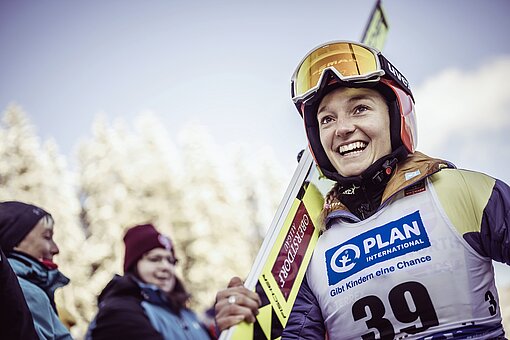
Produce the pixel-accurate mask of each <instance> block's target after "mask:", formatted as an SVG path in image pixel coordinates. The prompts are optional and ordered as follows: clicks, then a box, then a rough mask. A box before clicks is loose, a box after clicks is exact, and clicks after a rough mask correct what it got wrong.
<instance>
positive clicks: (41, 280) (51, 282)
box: [8, 251, 72, 339]
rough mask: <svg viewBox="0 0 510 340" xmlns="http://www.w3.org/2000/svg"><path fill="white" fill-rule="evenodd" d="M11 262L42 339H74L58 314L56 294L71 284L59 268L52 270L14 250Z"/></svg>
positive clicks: (11, 254) (10, 257) (9, 256)
mask: <svg viewBox="0 0 510 340" xmlns="http://www.w3.org/2000/svg"><path fill="white" fill-rule="evenodd" d="M8 258H9V263H10V265H11V267H12V269H13V270H14V272H15V273H16V275H17V276H18V280H19V283H20V286H21V289H22V290H23V294H24V296H25V300H26V302H27V304H28V307H29V308H30V312H31V314H32V318H33V320H34V326H35V330H36V332H37V334H38V335H39V338H40V339H72V337H71V335H70V334H69V331H68V330H67V328H66V327H65V326H64V325H63V324H62V322H61V321H60V319H59V318H58V315H57V310H56V307H55V301H54V293H55V290H56V289H57V288H60V287H63V286H65V285H66V284H68V283H69V279H68V278H67V277H65V276H64V275H63V274H62V273H61V272H59V271H58V270H57V269H48V268H46V267H45V266H44V265H43V264H42V263H40V262H39V261H38V260H37V259H35V258H33V257H31V256H29V255H26V254H24V253H20V252H16V251H13V252H11V253H9V254H8Z"/></svg>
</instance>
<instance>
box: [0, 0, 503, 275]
mask: <svg viewBox="0 0 510 340" xmlns="http://www.w3.org/2000/svg"><path fill="white" fill-rule="evenodd" d="M373 4H374V1H367V0H361V1H341V0H336V1H324V0H314V1H302V0H296V1H290V0H283V1H266V0H263V1H252V2H246V1H214V2H213V1H193V2H191V1H170V0H167V1H162V0H153V1H131V0H122V1H120V0H117V1H100V0H90V1H63V0H58V1H57V0H51V1H36V0H26V1H14V0H3V1H1V2H0V49H1V51H2V55H1V57H0V107H1V108H2V110H3V109H5V108H6V107H7V105H8V104H9V103H12V102H15V103H17V104H19V105H21V106H22V107H23V108H24V110H25V111H26V112H27V114H28V115H29V117H30V119H31V120H32V122H33V123H34V124H35V126H36V128H37V131H38V133H39V135H40V136H41V138H43V139H48V138H53V139H54V140H55V141H56V142H57V144H58V145H59V148H60V150H61V152H62V153H64V154H65V155H67V156H69V157H72V155H73V151H74V148H75V146H76V144H77V142H78V141H79V140H80V139H82V138H85V137H87V136H89V135H90V133H91V132H90V131H91V124H92V121H93V119H94V117H95V116H96V115H97V114H99V113H102V114H103V115H105V116H106V117H107V118H108V119H109V120H113V119H114V118H118V117H121V118H122V119H124V120H126V121H127V122H131V121H132V120H133V119H134V117H135V116H136V115H138V114H140V113H141V112H145V111H151V112H153V114H155V115H156V116H157V117H159V119H160V120H161V121H162V123H163V124H164V125H165V126H166V128H167V129H168V131H169V132H170V133H173V132H175V133H177V132H178V131H179V130H180V129H181V128H182V127H183V126H184V125H189V124H191V125H193V124H197V125H203V126H205V127H206V128H207V129H209V131H210V133H211V134H212V136H213V137H214V138H215V140H216V142H218V143H219V144H220V145H225V146H226V145H230V144H240V143H241V144H246V145H248V146H249V147H251V148H253V150H256V149H258V148H260V147H261V146H266V145H269V146H271V147H272V148H273V149H274V150H275V152H276V154H277V155H278V157H279V158H280V159H281V160H282V161H283V162H284V163H287V164H290V165H291V166H293V164H294V162H295V157H296V154H297V152H298V151H299V150H300V149H302V148H303V147H305V145H306V141H305V138H304V132H303V129H302V125H301V121H300V118H299V116H298V114H297V112H296V111H295V109H294V107H293V105H292V102H291V100H290V98H289V78H290V76H291V74H292V72H293V71H294V68H295V67H296V64H297V63H298V62H299V60H300V59H301V58H302V56H303V55H304V54H305V53H307V52H308V51H309V50H310V49H311V48H312V47H314V46H316V45H318V44H320V43H323V42H325V41H329V40H336V39H348V40H359V38H360V35H361V33H362V31H363V28H364V26H365V23H366V20H367V17H368V14H369V12H370V10H371V8H372V6H373ZM383 6H384V8H385V10H386V14H387V16H388V19H389V22H390V31H389V36H388V39H387V43H386V46H385V48H384V54H385V55H386V56H387V58H388V59H390V60H391V61H392V62H393V63H394V64H395V65H396V66H397V67H398V68H399V69H400V71H402V73H404V75H405V76H406V77H407V78H408V79H409V80H410V82H411V85H412V87H413V89H414V91H415V98H416V103H417V104H416V105H417V114H418V126H419V137H418V149H419V150H423V151H426V152H427V153H430V154H431V155H434V156H437V157H443V158H447V159H449V160H451V161H453V162H454V163H457V165H458V166H460V167H465V168H470V169H474V170H480V171H484V172H486V173H488V174H491V175H493V176H495V177H498V178H501V179H503V180H505V181H506V182H507V183H508V182H510V175H509V174H508V168H509V167H510V151H509V150H508V149H507V148H508V146H509V137H508V136H509V134H510V115H509V112H508V108H509V107H510V90H509V88H510V87H509V86H508V85H507V79H509V77H510V38H509V35H508V33H509V32H510V20H508V13H510V1H507V0H488V1H486V0H477V1H475V0H448V1H444V0H429V1H417V0H409V1H396V0H388V1H383ZM71 163H72V162H71ZM289 179H290V174H289ZM506 271H507V272H508V269H506Z"/></svg>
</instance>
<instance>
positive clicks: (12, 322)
mask: <svg viewBox="0 0 510 340" xmlns="http://www.w3.org/2000/svg"><path fill="white" fill-rule="evenodd" d="M0 301H1V303H0V339H6V340H10V339H23V340H36V339H39V337H38V336H37V333H36V332H35V328H34V321H33V320H32V314H30V309H28V306H27V303H26V301H25V297H24V296H23V291H22V290H21V288H20V285H19V282H18V278H17V277H16V274H15V273H14V272H13V270H12V268H11V266H10V265H9V262H8V261H7V258H6V257H5V255H4V253H3V252H2V250H1V249H0Z"/></svg>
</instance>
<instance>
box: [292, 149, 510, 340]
mask: <svg viewBox="0 0 510 340" xmlns="http://www.w3.org/2000/svg"><path fill="white" fill-rule="evenodd" d="M446 168H449V164H448V163H441V162H438V161H437V160H433V159H430V158H428V157H426V156H425V155H423V154H420V153H415V154H414V155H413V156H411V157H409V158H408V159H407V160H406V161H405V162H402V163H401V164H399V165H398V167H397V170H396V171H395V173H394V175H393V176H392V178H391V179H390V181H389V182H388V183H387V185H386V187H385V190H384V193H383V195H382V201H381V202H382V203H381V205H380V207H379V208H378V209H377V211H376V212H375V213H374V214H373V215H371V217H370V218H367V219H366V220H360V219H359V218H358V217H357V216H355V215H353V214H352V213H351V212H350V211H349V209H348V208H347V207H346V206H343V207H339V208H338V209H337V210H335V211H333V212H331V213H330V214H329V215H328V217H327V218H326V221H325V224H326V227H327V228H326V231H325V232H324V233H323V234H322V235H321V236H320V238H319V242H318V244H317V247H316V249H315V251H314V255H313V258H312V261H311V262H310V265H309V268H308V271H307V273H306V276H305V278H304V280H303V284H302V286H301V288H300V290H299V292H298V296H297V298H296V302H295V305H294V307H293V310H292V312H291V314H290V316H289V319H288V322H287V325H286V328H285V329H284V331H283V334H282V339H324V338H325V336H326V333H328V338H329V339H351V338H360V337H361V336H362V335H363V336H364V335H365V334H366V336H369V335H372V336H373V335H374V334H373V332H374V329H378V330H381V332H382V331H387V332H388V333H387V334H385V336H387V337H388V338H390V337H391V338H393V336H394V337H399V338H401V337H406V338H409V339H414V338H418V337H421V336H422V335H423V334H425V332H427V334H426V335H427V336H430V334H431V333H434V332H435V334H433V336H434V338H436V336H437V338H444V334H446V333H449V334H455V337H456V338H457V336H459V337H461V336H462V338H467V337H468V336H472V337H473V338H477V339H489V338H490V339H495V338H498V339H499V337H501V338H502V334H503V330H502V326H501V314H500V309H499V302H498V298H497V292H495V284H494V274H493V272H492V269H491V268H492V265H491V260H495V261H500V262H503V263H507V264H510V224H509V223H510V215H509V213H510V187H509V186H508V185H506V184H505V183H503V182H501V181H499V180H496V179H493V178H491V177H489V176H486V175H484V174H481V173H476V172H471V171H465V170H457V169H446ZM409 211H414V214H415V215H416V214H418V216H421V217H419V218H418V220H419V221H422V220H423V221H424V222H423V226H422V227H420V228H421V229H420V232H421V233H422V234H421V235H428V236H427V237H430V243H429V244H426V242H425V243H423V244H422V245H418V244H419V242H422V241H423V240H425V241H427V242H428V239H420V240H418V242H415V244H416V245H417V246H416V248H415V249H412V248H411V247H410V246H409V245H410V244H412V243H411V242H408V243H405V242H404V241H402V242H401V243H402V244H399V243H398V242H400V241H401V240H403V239H404V237H403V234H400V233H399V232H398V230H399V229H398V228H396V227H395V226H398V223H397V222H400V221H403V220H404V219H405V218H407V217H408V216H410V215H407V214H409ZM399 214H400V215H399ZM401 215H402V216H403V217H401V218H400V219H398V217H400V216H401ZM388 216H389V217H390V218H388ZM394 216H396V217H397V219H395V217H394ZM388 220H391V221H395V222H390V223H388ZM406 221H407V220H406ZM413 226H414V225H413ZM391 228H393V229H391ZM367 230H368V231H367ZM390 231H391V232H393V234H392V235H393V236H394V237H393V238H391V239H387V238H386V239H385V238H384V237H385V236H384V235H389V234H388V233H387V232H390ZM385 233H386V234H385ZM374 235H375V236H374ZM410 235H411V234H410ZM413 235H414V234H413ZM437 235H440V236H439V237H438V236H437ZM442 235H449V236H448V237H447V238H445V237H443V236H442ZM376 236H377V237H379V239H377V237H376ZM411 236H412V235H411ZM373 240H377V241H376V242H375V241H374V242H375V243H374V242H372V241H373ZM392 242H393V243H392ZM360 245H361V246H360ZM363 245H365V247H363ZM404 246H405V247H407V246H409V248H405V247H404ZM353 249H354V250H357V251H359V253H358V254H357V255H356V256H355V255H353V253H352V250H353ZM367 249H370V250H367ZM401 249H404V250H401ZM340 250H342V251H341V252H340ZM428 254H431V255H428ZM450 254H452V256H450ZM441 255H443V256H441ZM328 256H329V257H328ZM335 256H336V257H335ZM341 256H343V257H342V258H341ZM454 256H455V257H454ZM409 258H411V259H415V258H418V259H419V261H417V262H412V261H409ZM342 261H344V262H342ZM363 261H365V262H363ZM382 261H384V262H382ZM398 261H400V262H398ZM406 261H407V262H406ZM424 261H425V262H424ZM410 263H411V264H413V263H419V264H418V265H416V266H413V267H409V264H410ZM403 264H405V265H403ZM452 264H453V265H452ZM383 267H384V268H387V269H388V268H389V269H394V271H393V270H389V271H387V272H381V271H377V270H378V269H380V268H383ZM351 272H352V273H351ZM448 273H450V274H448ZM434 280H437V282H435V281H434ZM456 280H457V281H456ZM418 282H423V284H422V283H418ZM444 282H448V284H443V283H444ZM399 283H400V285H397V284H399ZM395 285H396V286H395ZM394 286H395V287H397V289H396V288H395V287H394ZM418 286H419V287H420V289H421V290H420V293H419V294H417V295H416V296H421V297H422V298H421V300H420V301H419V302H420V303H423V302H424V301H425V302H426V303H425V305H428V306H433V307H427V309H423V310H421V311H420V313H422V314H421V316H423V315H424V314H423V313H428V314H427V316H426V317H425V319H430V320H432V319H434V320H433V322H432V321H430V322H429V323H428V324H423V326H422V327H421V328H418V326H416V325H415V323H416V322H415V321H416V320H417V319H418V318H412V320H411V318H409V319H406V318H404V317H403V315H404V314H405V315H406V317H407V316H408V315H407V314H406V313H408V312H406V311H407V309H406V308H409V307H405V306H400V305H395V306H397V307H398V308H397V307H395V306H394V305H393V304H391V305H387V304H384V305H383V304H382V303H383V302H381V301H386V300H387V299H389V301H390V302H392V299H393V300H395V298H396V297H400V295H399V294H400V293H402V294H403V292H404V290H405V289H408V290H410V291H411V290H412V289H415V288H416V287H418ZM392 287H393V289H391V288H392ZM403 287H405V289H404V288H403ZM487 287H489V288H487ZM411 288H412V289H411ZM390 289H391V290H390ZM398 289H401V290H398ZM426 290H428V293H427V294H430V297H428V295H426V294H424V291H426ZM480 290H482V291H481V292H480ZM387 291H390V293H389V295H388V293H387ZM423 296H427V298H426V299H424V298H423ZM450 297H451V299H452V300H453V301H455V303H458V302H459V301H461V302H464V305H463V306H464V307H462V308H460V307H459V308H458V309H455V311H454V312H451V311H450V312H449V311H448V308H449V306H450V305H445V304H446V302H448V299H449V298H450ZM415 298H416V297H415ZM462 299H465V300H462ZM470 299H471V300H470ZM466 300H467V301H470V302H468V303H466V302H465V301H466ZM319 301H320V302H319ZM443 301H446V302H443ZM401 302H403V300H402V301H401ZM393 303H394V301H393ZM406 303H407V302H406ZM404 305H405V303H404ZM466 305H469V307H465V306H466ZM376 306H382V307H381V309H380V310H377V312H378V313H379V312H380V313H379V314H377V315H375V314H374V313H375V312H374V311H375V310H376ZM394 307H395V308H394ZM404 307H405V308H404ZM436 307H439V308H440V309H438V310H437V314H436V311H434V309H435V308H436ZM335 308H336V309H335ZM441 308H442V309H441ZM335 310H336V312H335ZM367 310H369V312H367ZM394 310H395V311H394ZM471 310H473V311H471ZM397 312H399V313H400V314H399V315H397V322H395V320H394V318H395V317H394V314H393V313H397ZM452 313H453V314H452ZM466 313H467V314H469V313H472V315H471V314H469V315H467V316H466ZM333 314H335V315H333ZM453 315H455V317H453ZM421 316H420V318H421ZM371 318H372V319H371ZM469 318H472V320H476V322H471V323H462V322H463V321H464V320H465V319H469ZM475 318H477V319H475ZM373 319H377V320H378V321H381V320H382V321H384V322H385V323H383V322H382V321H381V323H379V324H375V323H372V324H371V322H372V321H373ZM338 320H342V321H343V323H339V322H338ZM389 320H391V322H390V321H389ZM427 322H428V321H427ZM456 322H457V323H456ZM401 325H404V326H406V327H407V328H404V327H403V326H401ZM392 326H393V327H395V329H394V330H392ZM397 326H400V327H401V328H397ZM448 327H450V328H448ZM358 331H359V332H358ZM356 332H358V333H357V334H355V333H356ZM392 332H394V333H392ZM398 332H400V333H398ZM391 334H393V336H392V335H391ZM430 337H431V338H432V336H430Z"/></svg>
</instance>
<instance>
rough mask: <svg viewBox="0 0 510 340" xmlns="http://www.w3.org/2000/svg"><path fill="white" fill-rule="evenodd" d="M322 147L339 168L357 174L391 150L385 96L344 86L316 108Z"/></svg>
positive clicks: (341, 170)
mask: <svg viewBox="0 0 510 340" xmlns="http://www.w3.org/2000/svg"><path fill="white" fill-rule="evenodd" d="M317 120H318V122H319V135H320V140H321V144H322V147H323V148H324V151H325V152H326V155H327V156H328V159H329V160H330V162H331V164H332V165H333V166H334V168H335V169H336V171H338V173H339V174H340V175H342V176H344V177H350V176H357V175H360V174H361V173H362V172H363V171H365V170H366V169H367V168H368V167H369V166H370V165H372V164H373V163H374V162H375V161H377V160H378V159H380V158H381V157H383V156H386V155H387V154H389V153H391V140H390V116H389V112H388V105H387V104H386V101H385V100H384V97H383V96H382V95H381V94H380V93H379V92H377V91H375V90H372V89H368V88H349V87H341V88H338V89H336V90H333V91H331V92H330V93H328V94H327V95H326V96H324V98H323V99H322V101H321V102H320V104H319V109H318V111H317Z"/></svg>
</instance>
